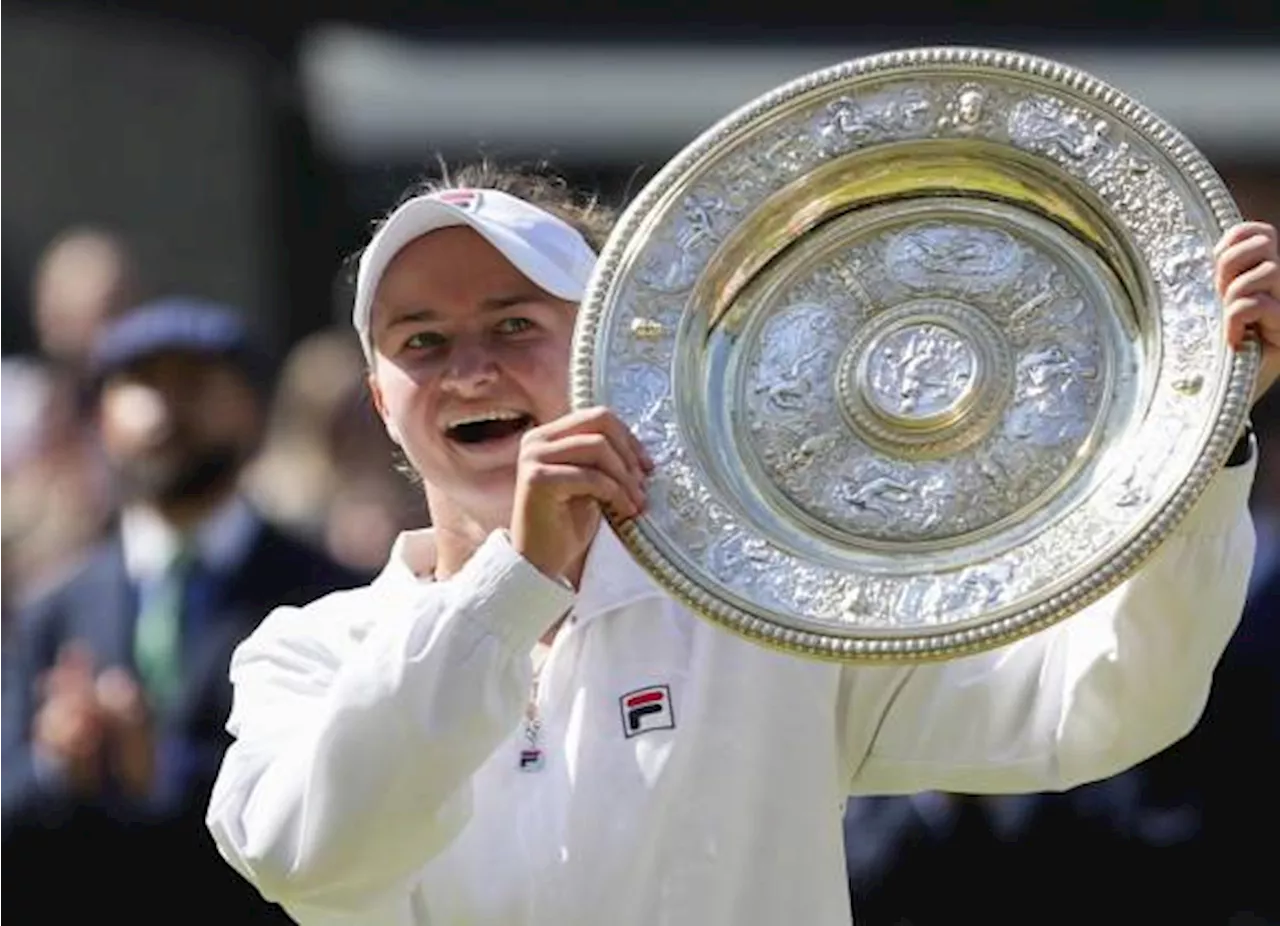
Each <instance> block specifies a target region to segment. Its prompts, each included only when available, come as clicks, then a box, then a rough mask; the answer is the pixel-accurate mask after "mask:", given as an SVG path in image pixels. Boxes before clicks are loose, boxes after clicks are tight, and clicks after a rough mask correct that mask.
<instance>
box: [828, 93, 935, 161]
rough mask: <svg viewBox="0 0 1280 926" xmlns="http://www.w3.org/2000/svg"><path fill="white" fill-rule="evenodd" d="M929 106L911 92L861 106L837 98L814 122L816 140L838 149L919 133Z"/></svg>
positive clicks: (922, 96) (924, 97)
mask: <svg viewBox="0 0 1280 926" xmlns="http://www.w3.org/2000/svg"><path fill="white" fill-rule="evenodd" d="M931 107H932V104H931V103H930V101H929V99H928V98H927V97H926V96H925V95H924V94H923V93H921V92H920V91H918V90H914V89H908V90H906V91H903V92H901V93H899V94H897V95H896V96H889V97H888V98H882V99H879V100H876V101H874V102H872V103H868V104H865V105H863V104H859V103H857V102H856V101H854V100H853V99H851V98H849V97H840V98H839V99H837V100H833V101H832V102H831V103H830V104H828V106H827V110H826V113H825V114H824V115H823V116H822V117H821V118H820V119H819V120H818V123H817V135H818V139H819V141H820V142H821V143H822V144H823V147H825V148H827V149H828V150H830V149H836V150H840V149H843V148H846V147H848V146H849V145H850V144H858V143H861V142H865V141H870V140H873V138H874V137H876V136H882V135H897V134H901V133H903V132H914V131H919V130H920V129H922V128H924V126H925V124H926V122H927V120H928V113H929V110H930V108H931Z"/></svg>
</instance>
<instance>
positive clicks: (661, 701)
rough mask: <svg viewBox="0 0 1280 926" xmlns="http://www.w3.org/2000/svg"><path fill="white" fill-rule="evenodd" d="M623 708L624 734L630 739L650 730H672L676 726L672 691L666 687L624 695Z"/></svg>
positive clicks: (645, 689) (620, 701)
mask: <svg viewBox="0 0 1280 926" xmlns="http://www.w3.org/2000/svg"><path fill="white" fill-rule="evenodd" d="M619 703H620V704H621V706H622V732H623V733H624V734H625V735H626V736H627V737H628V738H630V737H633V736H639V735H640V734H641V733H648V732H649V731H650V730H670V729H673V728H674V727H675V725H676V717H675V714H673V713H672V712H671V690H670V689H669V688H668V687H667V686H666V685H654V686H653V687H651V688H641V689H640V690H639V691H633V692H631V693H630V694H624V695H623V696H622V697H621V698H620V699H619Z"/></svg>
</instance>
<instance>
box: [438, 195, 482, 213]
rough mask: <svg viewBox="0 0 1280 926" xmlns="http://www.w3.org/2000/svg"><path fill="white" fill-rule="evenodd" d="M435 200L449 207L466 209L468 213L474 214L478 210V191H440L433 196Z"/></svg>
mask: <svg viewBox="0 0 1280 926" xmlns="http://www.w3.org/2000/svg"><path fill="white" fill-rule="evenodd" d="M435 198H436V199H438V200H439V201H440V202H442V203H448V204H449V205H450V206H456V207H457V208H459V209H466V210H468V211H470V212H475V211H476V210H477V209H479V208H480V191H479V190H442V191H440V192H439V193H436V194H435Z"/></svg>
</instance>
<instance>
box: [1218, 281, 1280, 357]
mask: <svg viewBox="0 0 1280 926" xmlns="http://www.w3.org/2000/svg"><path fill="white" fill-rule="evenodd" d="M1226 329H1227V342H1228V343H1229V344H1230V345H1231V347H1232V348H1234V349H1235V350H1239V349H1240V348H1241V347H1243V346H1244V342H1245V340H1246V339H1247V337H1248V336H1249V334H1250V332H1256V333H1257V334H1258V336H1259V337H1260V338H1261V339H1262V340H1263V342H1264V343H1266V344H1270V345H1278V346H1280V300H1278V299H1275V298H1273V297H1271V296H1268V295H1265V294H1257V295H1250V296H1242V297H1240V298H1239V299H1236V300H1233V301H1232V302H1231V303H1229V304H1228V306H1227V319H1226Z"/></svg>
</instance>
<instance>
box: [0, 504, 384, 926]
mask: <svg viewBox="0 0 1280 926" xmlns="http://www.w3.org/2000/svg"><path fill="white" fill-rule="evenodd" d="M368 579H369V577H368V576H364V575H360V574H357V573H353V572H351V571H349V570H347V569H345V568H344V567H342V566H339V565H338V564H336V563H334V562H333V561H331V560H329V559H328V558H326V557H325V556H323V555H321V554H319V553H318V552H315V551H313V550H312V549H310V548H308V547H306V546H304V545H303V544H301V543H299V542H298V541H296V540H294V539H292V538H290V537H287V536H285V535H284V534H282V533H281V532H280V531H278V530H276V529H275V528H272V527H270V526H268V525H265V524H264V525H262V527H261V529H260V530H259V531H258V533H257V535H256V538H255V540H254V541H253V543H252V544H251V548H250V552H249V554H248V556H247V557H245V559H244V561H243V562H242V564H241V565H240V567H238V568H237V569H235V570H234V571H232V572H230V573H228V574H224V575H220V576H217V577H215V579H214V581H213V584H214V586H215V599H216V601H215V604H214V605H213V607H212V608H211V609H210V610H211V612H212V613H211V614H210V615H209V616H208V619H207V620H206V621H203V622H202V623H201V625H200V630H199V632H198V634H192V636H193V637H194V639H191V640H190V641H189V642H187V643H184V654H183V660H184V668H185V676H186V679H185V685H184V689H183V691H182V693H181V694H180V696H179V697H178V698H177V700H176V703H175V704H174V705H173V706H172V707H171V708H170V709H169V710H168V712H167V713H166V714H165V715H164V716H162V717H160V718H158V719H157V727H158V729H157V742H158V744H159V745H160V750H161V755H162V756H165V757H167V758H166V761H169V760H172V761H173V762H175V763H177V765H171V766H169V767H170V768H171V769H172V768H175V767H180V769H181V771H180V772H179V773H178V774H176V775H169V776H166V779H167V780H170V781H173V782H176V783H177V787H174V788H170V789H169V793H168V794H166V795H164V796H163V797H162V798H161V799H157V800H154V801H149V802H147V804H146V805H142V804H139V803H138V802H136V801H135V802H131V801H128V800H125V799H123V798H122V797H121V796H118V795H111V794H105V795H102V796H101V797H99V798H96V799H93V800H83V799H77V798H76V797H74V796H73V795H71V794H70V793H69V792H68V791H67V790H66V789H65V788H63V787H61V786H60V785H59V784H58V782H57V781H56V780H55V779H53V778H51V777H50V776H49V775H47V774H45V775H41V774H40V772H39V770H38V769H37V768H36V767H35V765H34V763H33V761H32V755H31V752H30V749H29V735H30V725H31V722H32V718H33V714H34V710H35V708H36V705H37V701H36V697H35V685H36V682H37V679H38V678H39V677H40V675H41V674H42V673H43V672H44V671H45V670H46V669H47V668H49V666H51V665H52V664H53V663H54V662H55V660H56V658H57V655H58V651H59V649H60V648H61V646H62V645H63V644H65V643H67V642H69V641H72V640H82V641H85V642H86V643H87V644H88V645H89V646H90V648H91V649H92V650H93V652H94V654H95V657H96V659H97V663H98V665H99V666H100V667H106V666H111V665H119V666H125V667H129V668H132V662H133V655H132V640H133V632H134V623H135V619H136V610H137V608H136V593H135V591H134V589H133V588H132V586H131V582H130V581H129V578H128V576H127V574H126V571H125V565H124V555H123V548H122V546H121V543H120V541H119V540H118V539H113V540H110V541H108V542H105V543H104V544H103V545H102V546H101V547H99V548H98V549H97V550H96V551H94V553H93V554H92V555H91V556H90V557H89V559H88V560H87V562H86V563H85V565H84V566H83V568H81V569H80V570H79V571H78V572H77V573H76V574H75V575H74V576H73V577H71V578H70V579H69V580H67V581H66V582H65V583H64V584H63V585H62V586H60V587H58V588H56V589H54V590H53V591H52V592H50V593H49V594H48V595H46V596H45V597H44V598H43V599H41V600H40V601H38V602H36V603H34V604H33V605H32V606H31V607H30V608H28V609H27V610H26V611H25V613H23V614H21V615H20V616H19V621H20V623H19V624H18V626H17V627H15V628H14V636H13V638H12V639H11V640H10V641H7V644H6V647H5V653H4V656H5V668H4V779H3V826H4V845H3V882H4V887H5V890H4V910H3V913H4V915H5V916H6V917H10V916H12V917H14V919H12V920H11V922H15V923H24V922H42V923H43V922H89V921H91V920H89V919H88V917H89V916H93V918H94V920H97V919H100V918H101V917H103V916H104V915H107V916H114V915H115V914H116V913H120V914H123V915H124V918H125V919H126V920H127V921H128V922H132V923H149V922H156V923H160V922H165V923H168V922H172V921H173V920H174V918H175V917H177V918H179V919H182V918H186V916H187V915H188V913H184V912H182V910H183V908H190V910H191V911H197V912H198V913H199V917H200V919H202V920H204V921H208V922H215V923H255V922H259V923H269V922H270V923H288V922H290V921H289V920H288V919H287V918H286V917H285V916H284V914H283V913H282V912H281V911H280V910H279V908H278V907H275V906H273V905H268V904H267V903H265V902H264V901H263V900H262V899H261V898H260V897H259V896H258V894H257V893H256V891H254V890H253V888H251V887H250V886H249V885H248V883H247V882H244V881H243V880H242V879H241V878H240V877H239V875H237V874H236V873H235V872H234V871H233V870H232V869H231V868H230V866H228V865H227V864H226V862H224V861H223V860H222V859H221V858H220V857H219V856H218V854H217V850H216V849H215V848H214V845H213V842H212V840H211V838H210V837H209V835H208V833H207V831H206V829H205V826H204V813H205V809H206V807H207V804H208V799H209V793H210V790H211V788H212V785H213V780H214V778H215V776H216V774H217V769H218V765H219V763H220V761H221V757H222V753H223V751H224V750H225V749H226V747H227V745H228V743H229V741H230V739H229V736H228V734H227V733H226V731H225V729H224V725H225V723H226V720H227V716H228V713H229V711H230V708H231V685H230V681H229V679H228V674H227V672H228V664H229V661H230V657H231V652H232V650H233V649H234V647H235V646H236V644H237V643H239V641H240V640H242V639H243V638H244V637H245V636H246V635H248V634H249V633H250V632H251V631H252V630H253V629H254V628H255V627H256V626H257V625H258V623H259V622H261V620H262V619H263V618H264V617H265V616H266V615H267V613H268V612H269V611H270V610H271V609H272V608H274V607H275V606H277V605H281V604H304V603H306V602H308V601H310V600H312V599H314V598H317V597H320V596H322V595H324V594H326V593H328V592H330V591H333V590H335V589H339V588H351V587H354V586H357V585H360V584H363V583H364V582H366V581H368ZM193 915H194V914H193Z"/></svg>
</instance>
